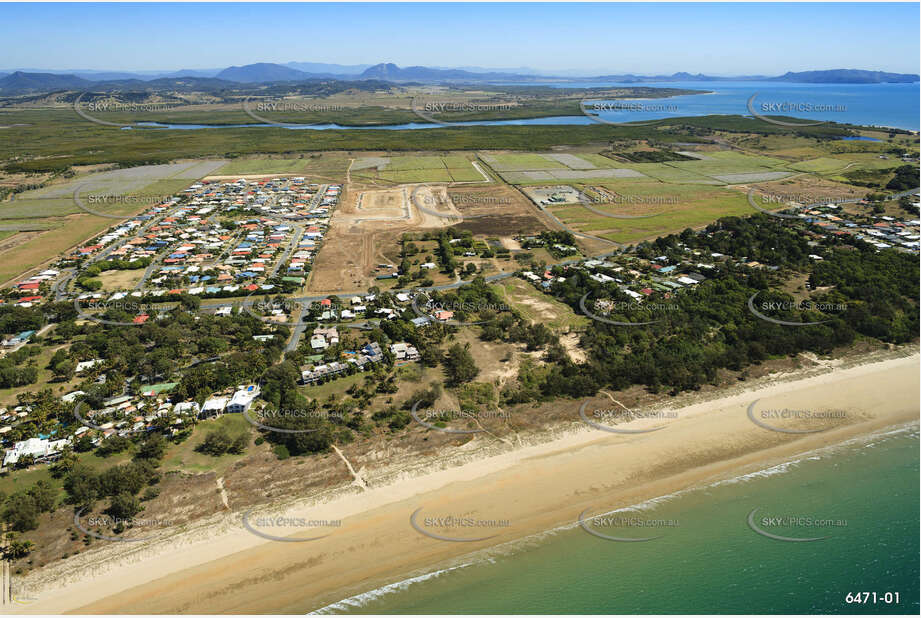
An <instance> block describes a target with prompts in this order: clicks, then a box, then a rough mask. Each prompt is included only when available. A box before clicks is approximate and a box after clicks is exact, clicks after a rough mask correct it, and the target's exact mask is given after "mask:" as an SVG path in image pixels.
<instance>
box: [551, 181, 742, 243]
mask: <svg viewBox="0 0 921 618" xmlns="http://www.w3.org/2000/svg"><path fill="white" fill-rule="evenodd" d="M589 187H605V188H607V189H608V190H610V191H613V192H616V193H617V194H619V195H621V196H624V197H628V198H633V199H634V200H635V201H634V202H633V203H629V202H628V203H624V204H593V205H592V208H594V209H595V210H600V211H606V212H610V213H611V214H619V215H629V216H637V215H645V214H651V213H659V214H657V215H656V216H654V217H647V218H641V219H619V218H613V217H605V216H603V215H600V214H596V213H594V212H592V211H590V210H588V209H587V208H585V207H583V206H582V205H578V204H577V205H571V206H559V207H551V209H550V210H551V212H552V213H553V214H554V215H555V216H556V217H558V218H559V219H560V220H561V221H563V222H564V223H566V224H567V225H569V226H571V227H573V228H575V229H577V230H579V231H582V232H587V233H590V234H592V235H594V236H601V237H602V238H607V239H608V240H613V241H615V242H622V243H632V242H637V241H639V240H644V239H647V238H652V237H655V236H661V235H665V234H669V233H673V232H680V231H681V230H683V229H685V228H687V227H699V226H702V225H706V224H708V223H711V222H712V221H715V220H716V219H718V218H720V217H725V216H730V215H748V214H751V213H752V208H751V206H749V204H748V201H747V200H746V198H745V195H744V194H743V193H741V192H738V191H732V190H729V189H724V188H722V187H706V186H701V185H677V184H663V183H636V182H634V183H630V184H629V185H623V184H622V183H618V182H605V183H592V185H589ZM581 188H582V189H584V190H586V191H587V192H588V193H589V194H590V195H591V194H592V193H593V191H592V190H591V189H590V188H588V187H581Z"/></svg>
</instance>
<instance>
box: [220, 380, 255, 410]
mask: <svg viewBox="0 0 921 618" xmlns="http://www.w3.org/2000/svg"><path fill="white" fill-rule="evenodd" d="M259 392H260V391H259V387H258V386H256V385H255V384H249V385H248V386H245V387H243V388H241V389H240V390H238V391H237V392H236V393H234V394H233V397H232V398H231V399H230V403H228V404H227V407H226V408H225V409H224V411H225V412H226V413H227V414H242V413H243V412H246V411H247V410H249V407H250V406H251V405H252V403H253V401H255V399H256V397H258V396H259Z"/></svg>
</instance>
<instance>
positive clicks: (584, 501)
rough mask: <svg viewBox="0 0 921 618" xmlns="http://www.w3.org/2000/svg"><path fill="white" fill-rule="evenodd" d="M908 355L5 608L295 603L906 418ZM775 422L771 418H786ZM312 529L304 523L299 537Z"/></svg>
mask: <svg viewBox="0 0 921 618" xmlns="http://www.w3.org/2000/svg"><path fill="white" fill-rule="evenodd" d="M918 368H919V355H918V353H917V351H914V352H913V353H911V355H909V356H902V357H898V358H891V359H888V360H884V361H882V362H869V363H866V364H858V365H856V366H850V367H847V368H835V369H831V370H830V371H827V372H825V373H820V374H818V375H810V376H809V377H805V378H802V379H793V376H791V377H790V379H787V380H775V381H766V382H764V383H759V384H757V385H755V386H753V387H748V388H742V389H736V391H735V392H730V393H728V394H723V395H722V396H720V397H719V398H718V399H715V400H711V401H703V402H698V403H693V404H691V405H687V406H684V407H680V408H675V410H674V411H675V412H676V414H675V415H674V417H673V418H671V419H670V420H668V421H665V425H664V426H663V427H662V430H659V431H653V432H649V433H638V434H613V433H608V432H604V431H599V430H593V429H590V428H588V427H584V428H583V429H582V430H580V431H569V432H564V433H562V434H560V433H557V434H556V436H555V438H554V439H551V440H549V441H544V442H540V443H537V444H532V445H528V446H522V447H520V448H515V449H511V450H508V451H506V452H501V453H499V454H497V455H494V456H491V457H487V458H485V459H480V460H473V461H469V462H468V463H465V464H463V465H460V466H456V467H449V468H445V469H440V470H435V471H433V472H430V473H427V474H423V475H418V476H407V477H406V478H400V479H397V480H395V481H394V482H392V483H390V484H387V485H381V486H372V488H371V489H368V490H360V489H359V488H357V487H354V488H351V489H350V490H348V491H345V492H339V493H338V494H336V495H332V496H330V497H329V499H328V500H326V501H325V502H322V503H319V504H318V503H316V500H314V501H312V502H313V503H311V504H296V505H291V506H289V507H287V508H286V509H285V511H284V514H285V515H286V516H289V517H293V518H296V517H309V518H310V519H317V520H323V519H327V520H341V521H342V522H343V523H342V526H341V528H339V529H336V530H334V531H333V532H332V533H330V534H329V535H328V536H325V537H324V538H320V539H317V540H313V541H310V542H278V541H267V540H266V539H264V538H260V537H258V536H256V535H254V534H251V533H250V532H247V531H246V530H245V529H244V528H243V527H242V526H240V525H234V524H233V523H232V522H231V521H230V519H229V518H225V521H224V522H223V523H222V524H221V525H214V524H213V523H212V524H209V526H208V527H207V528H208V534H207V535H206V534H202V532H203V528H204V527H202V528H199V529H196V530H193V531H190V532H189V534H188V535H186V536H191V537H193V538H181V537H175V538H173V539H171V540H170V542H168V543H165V544H161V545H160V546H158V547H157V548H155V549H150V548H147V549H145V548H136V549H135V548H132V549H131V551H128V550H124V551H123V553H122V556H121V557H120V559H119V560H109V561H108V562H107V563H105V564H102V563H101V562H99V560H98V558H94V557H93V556H81V557H80V558H81V559H83V560H85V561H87V562H86V563H85V564H75V565H68V567H69V572H68V577H57V578H56V577H55V574H56V573H57V574H59V575H60V574H61V573H63V570H62V567H58V568H57V570H56V569H55V567H56V566H57V565H51V567H50V568H48V569H43V570H42V571H46V572H44V573H43V572H42V571H40V572H38V573H33V574H30V576H29V577H27V578H25V579H24V581H23V584H25V585H28V584H29V583H32V584H35V585H36V588H35V590H34V592H32V593H31V595H32V596H34V597H37V599H38V600H36V601H34V602H31V603H28V604H26V605H22V606H20V607H18V608H16V609H17V611H18V612H20V613H59V612H74V613H272V612H274V613H304V612H306V611H310V610H312V609H317V608H322V607H325V606H327V605H329V604H331V603H335V602H337V601H340V600H342V599H345V598H348V597H350V596H354V595H356V594H359V593H362V592H366V591H369V590H374V589H376V588H379V587H381V586H384V585H387V584H389V583H393V582H398V581H402V580H405V579H407V578H410V577H414V576H419V575H422V574H425V573H431V572H432V571H434V570H436V569H438V568H445V567H446V566H449V565H451V564H456V563H457V562H458V561H460V560H461V559H463V557H464V556H467V555H469V554H471V553H473V552H476V551H479V550H482V549H485V548H487V547H491V546H499V545H502V544H506V543H509V542H513V541H515V540H517V539H522V538H526V537H528V536H532V535H534V534H539V533H542V532H546V531H549V530H553V529H556V528H559V527H560V526H561V525H566V524H572V523H574V522H575V521H576V518H577V517H578V515H579V513H580V512H582V511H584V510H585V509H592V512H593V513H599V512H605V511H610V510H613V509H616V508H623V507H626V506H630V505H633V504H639V503H642V502H644V501H646V500H649V499H650V498H655V497H657V496H663V495H668V494H672V493H674V492H676V491H681V490H684V489H688V488H691V487H695V486H700V485H706V484H708V483H712V482H714V481H717V480H720V479H722V478H730V477H736V476H739V475H743V474H746V473H750V472H754V471H757V470H761V469H764V468H766V467H769V466H771V465H775V464H777V463H780V462H783V461H786V460H789V459H791V458H793V457H795V456H797V455H799V454H802V453H805V452H808V451H810V450H814V449H816V448H821V447H824V446H829V445H832V444H838V443H841V442H844V441H846V440H848V439H851V438H854V437H856V436H860V435H865V434H869V433H873V432H876V431H879V430H881V429H883V428H885V427H890V426H893V425H898V424H904V423H910V422H917V420H918V414H919V411H918V380H919V378H918ZM755 400H758V401H760V402H763V404H764V405H768V406H783V407H784V408H792V409H820V408H821V409H827V408H832V409H835V410H843V411H845V412H846V414H847V417H846V418H845V419H843V420H842V421H840V422H838V423H837V424H836V425H835V426H834V427H831V426H829V427H831V428H827V429H824V428H823V429H824V430H823V431H820V432H816V433H800V434H791V433H784V432H779V431H771V430H768V429H765V428H764V427H761V426H759V425H757V424H756V423H754V422H752V420H751V419H750V418H749V416H748V414H747V410H748V409H750V406H751V405H752V402H753V401H755ZM770 422H771V423H773V424H775V425H776V426H778V427H781V426H783V422H784V421H776V420H771V421H770ZM823 422H824V421H823ZM662 424H663V421H662V420H661V418H659V419H650V418H646V419H640V420H636V421H633V422H631V423H630V424H629V427H630V428H631V429H634V430H641V429H652V428H655V427H657V426H660V425H662ZM784 427H786V428H790V429H803V428H806V429H809V427H806V426H801V425H795V426H794V425H786V426H784ZM815 428H821V427H812V429H815ZM461 448H463V447H461ZM419 509H422V510H423V511H424V512H425V514H429V513H431V514H434V515H444V514H453V515H461V514H473V515H475V516H478V517H482V518H483V519H501V520H505V521H508V522H510V525H509V526H508V527H507V528H503V529H501V530H498V531H497V534H496V535H495V537H493V538H491V539H489V540H485V541H477V542H445V541H442V540H438V539H435V538H430V537H427V536H426V535H425V534H424V533H420V532H419V531H418V530H417V529H415V528H414V527H413V525H412V523H411V521H410V516H411V515H412V514H413V513H415V512H418V510H419ZM265 511H266V512H269V511H270V509H265ZM235 515H236V517H237V518H239V515H240V514H235ZM465 534H467V535H468V536H469V534H470V533H469V532H467V533H465ZM491 534H492V533H491ZM316 535H317V534H316V531H315V530H314V531H311V532H308V533H306V534H300V535H298V536H300V537H302V538H307V537H313V536H316ZM455 536H459V535H455ZM126 545H127V544H126ZM371 556H373V558H374V559H373V560H369V557H371ZM94 559H96V560H97V562H96V563H93V562H92V561H93V560H94ZM49 577H50V578H51V579H54V580H55V582H56V583H58V584H61V583H63V585H59V586H58V587H57V589H55V590H52V589H50V586H49V587H48V588H49V589H46V590H38V589H37V584H39V582H40V581H41V580H42V579H45V580H46V581H47V579H48V578H49ZM30 580H31V581H30ZM180 582H181V583H182V585H181V586H180V585H179V583H180ZM30 589H31V588H30Z"/></svg>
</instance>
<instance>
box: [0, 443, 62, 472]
mask: <svg viewBox="0 0 921 618" xmlns="http://www.w3.org/2000/svg"><path fill="white" fill-rule="evenodd" d="M68 444H70V439H69V438H68V439H64V440H46V439H44V438H29V439H28V440H23V441H21V442H16V443H15V444H14V445H13V448H11V449H9V450H7V451H6V455H5V456H4V457H3V466H4V467H6V466H9V465H14V464H16V463H18V462H19V460H20V459H22V458H23V457H32V458H34V459H33V461H34V462H35V463H42V462H45V461H51V460H53V459H57V458H58V457H60V456H61V452H62V451H63V450H64V447H65V446H67V445H68Z"/></svg>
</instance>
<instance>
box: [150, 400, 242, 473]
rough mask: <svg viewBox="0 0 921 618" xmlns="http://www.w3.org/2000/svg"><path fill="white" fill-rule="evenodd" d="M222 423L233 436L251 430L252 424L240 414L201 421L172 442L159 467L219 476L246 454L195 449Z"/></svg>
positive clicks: (165, 470)
mask: <svg viewBox="0 0 921 618" xmlns="http://www.w3.org/2000/svg"><path fill="white" fill-rule="evenodd" d="M222 427H223V428H225V429H227V431H228V433H230V435H231V436H236V435H237V434H240V433H247V434H253V433H254V432H253V431H252V429H253V426H252V425H250V424H249V423H248V422H247V421H246V419H245V418H243V415H242V414H225V415H224V416H221V417H220V418H216V419H213V420H207V421H201V422H200V423H199V424H198V425H197V426H196V427H195V431H194V432H193V433H192V435H191V436H190V437H189V438H188V439H187V440H185V441H184V442H182V443H180V444H173V445H171V446H170V447H169V449H167V451H166V454H165V455H164V457H163V464H162V466H161V467H162V469H163V471H164V472H170V471H172V470H178V471H181V472H189V473H195V474H201V473H203V472H214V473H216V474H217V475H218V476H220V475H221V474H222V473H223V471H224V470H227V468H229V467H230V466H231V465H233V464H234V463H236V462H238V461H240V460H241V459H243V458H244V457H246V455H245V453H244V454H242V455H230V454H228V455H221V456H220V457H212V456H211V455H205V454H204V453H198V452H196V451H195V449H196V448H197V447H198V445H200V444H201V443H202V442H204V440H205V437H206V436H207V435H208V434H209V433H211V432H212V431H214V430H216V429H218V428H222ZM251 445H252V443H251V444H250V446H251Z"/></svg>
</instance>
